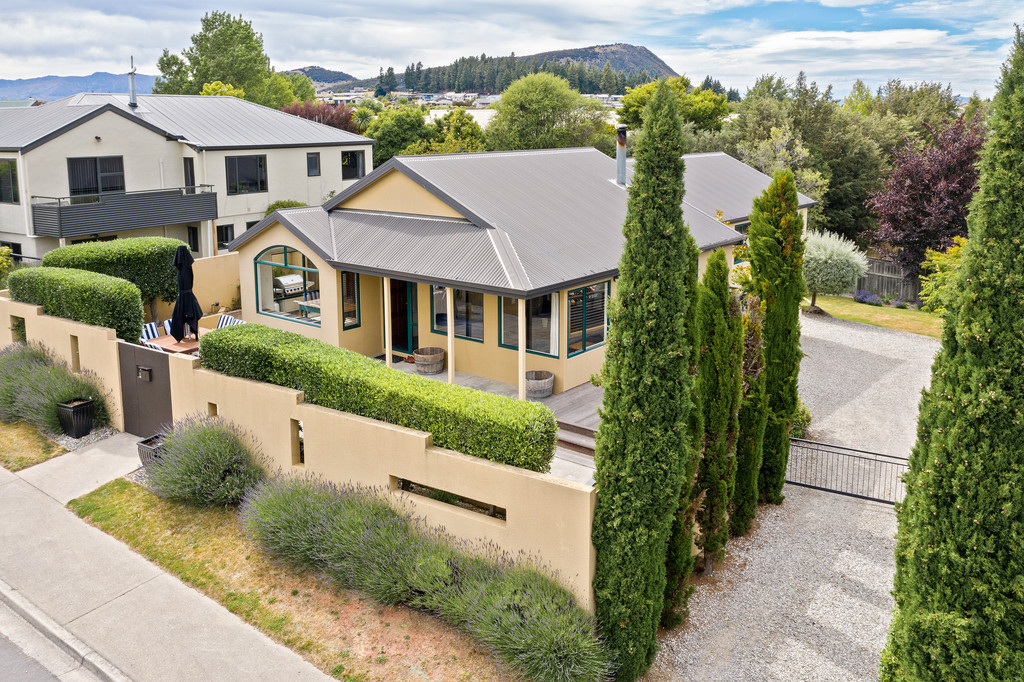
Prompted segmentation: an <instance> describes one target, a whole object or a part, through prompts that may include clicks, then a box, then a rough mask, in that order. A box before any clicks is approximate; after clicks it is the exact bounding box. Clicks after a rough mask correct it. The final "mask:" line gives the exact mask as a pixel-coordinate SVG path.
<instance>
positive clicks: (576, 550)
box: [170, 355, 597, 613]
mask: <svg viewBox="0 0 1024 682" xmlns="http://www.w3.org/2000/svg"><path fill="white" fill-rule="evenodd" d="M170 360H171V361H170V379H171V396H172V414H173V416H174V419H175V420H177V419H181V418H182V417H185V416H186V415H189V414H217V415H218V416H220V417H223V418H224V419H227V420H229V421H232V422H234V423H235V424H236V425H238V426H239V427H241V428H242V429H243V430H245V431H246V432H247V433H248V434H249V435H250V436H251V437H254V438H255V439H256V440H258V441H259V443H260V444H261V447H262V450H263V454H264V455H265V456H266V457H267V458H268V460H269V462H270V467H271V469H272V470H279V471H281V472H298V473H307V474H312V475H317V476H322V477H323V478H324V479H326V480H329V481H333V482H335V483H352V484H358V485H361V486H367V487H373V488H381V489H385V490H389V491H391V494H392V495H394V496H396V497H399V496H400V497H401V498H402V499H403V500H404V501H405V502H406V503H407V504H408V505H409V508H410V510H411V511H412V512H413V514H415V515H416V516H420V517H422V518H423V519H424V520H425V521H426V522H427V523H428V524H429V525H431V526H434V527H438V528H443V529H444V530H445V531H446V532H447V533H449V534H451V535H452V536H454V537H456V538H459V539H463V540H467V541H470V542H471V543H474V544H477V545H478V546H479V545H480V544H482V543H481V541H483V542H490V543H493V544H494V545H496V546H497V547H499V548H500V549H502V550H504V551H505V552H508V553H509V554H511V555H513V556H517V555H519V554H520V553H525V554H526V555H528V556H531V557H534V558H536V559H538V560H539V561H540V563H542V564H543V565H545V566H547V567H548V569H550V570H551V571H554V572H555V573H556V577H557V579H558V580H559V582H561V583H562V584H563V585H565V587H567V588H568V589H570V590H571V591H572V592H573V594H575V595H576V597H577V599H578V601H579V604H580V605H581V606H582V607H583V608H585V609H587V610H588V611H590V612H591V613H593V611H594V600H593V593H592V589H591V583H592V581H593V577H594V564H595V559H596V553H595V550H594V547H593V545H592V544H591V541H590V534H591V525H592V523H593V518H594V507H595V504H596V501H597V493H596V491H595V490H594V488H593V487H592V486H588V485H582V484H579V483H573V482H570V481H564V480H562V479H559V478H556V477H554V476H550V475H548V474H540V473H536V472H533V471H528V470H525V469H519V468H517V467H512V466H507V465H504V464H498V463H495V462H491V461H488V460H484V459H480V458H478V457H470V456H468V455H463V454H461V453H458V452H454V451H452V450H446V449H443V448H438V447H434V446H433V445H432V442H431V436H430V434H429V433H424V432H422V431H415V430H412V429H407V428H404V427H401V426H395V425H392V424H387V423H384V422H381V421H377V420H374V419H368V418H365V417H360V416H357V415H353V414H349V413H346V412H339V411H338V410H333V409H330V408H326V407H320V406H318V405H310V404H307V403H305V402H303V400H304V396H303V393H302V391H296V390H293V389H288V388H283V387H280V386H276V385H273V384H268V383H263V382H259V381H252V380H249V379H240V378H237V377H230V376H226V375H224V374H220V373H218V372H214V371H212V370H208V369H203V368H201V367H200V366H199V361H198V360H197V359H194V358H190V357H187V356H181V355H172V356H171V358H170ZM300 423H301V427H302V450H303V455H304V456H303V460H304V462H303V463H301V464H299V463H298V438H299V436H298V433H299V428H298V427H299V424H300ZM398 479H404V480H407V481H412V482H414V483H419V484H421V485H424V486H429V487H431V488H436V489H440V490H445V491H448V492H451V493H454V494H456V495H460V496H462V497H466V498H469V499H472V500H475V501H478V502H483V503H486V504H493V505H495V506H497V507H501V508H503V509H505V510H506V517H505V520H501V519H497V518H493V517H491V516H487V515H485V514H480V513H477V512H474V511H470V510H467V509H463V508H461V507H457V506H454V505H451V504H447V503H444V502H439V501H436V500H433V499H430V498H428V497H424V496H422V495H417V494H410V493H403V492H401V491H400V490H399V489H398Z"/></svg>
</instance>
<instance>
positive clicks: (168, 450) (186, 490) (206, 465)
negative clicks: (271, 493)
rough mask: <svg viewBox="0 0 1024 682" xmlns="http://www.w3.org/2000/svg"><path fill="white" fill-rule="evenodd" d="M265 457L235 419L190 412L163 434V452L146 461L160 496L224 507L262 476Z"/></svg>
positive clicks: (151, 481)
mask: <svg viewBox="0 0 1024 682" xmlns="http://www.w3.org/2000/svg"><path fill="white" fill-rule="evenodd" d="M261 461H262V456H261V455H260V454H259V453H258V452H257V453H253V452H251V451H250V449H249V446H248V445H247V444H246V438H245V435H244V434H243V433H241V432H240V431H239V430H238V428H237V427H236V426H235V425H234V424H232V423H230V422H226V421H224V420H223V419H220V418H218V417H201V416H189V417H185V418H184V419H182V420H179V421H177V422H175V423H174V424H173V425H172V426H171V428H170V430H168V432H167V433H166V434H164V437H163V440H162V441H161V443H160V450H159V456H158V457H155V458H154V459H152V460H150V461H149V462H148V463H147V464H146V475H147V477H148V480H149V487H150V489H151V490H152V491H153V492H154V493H156V494H157V495H159V496H160V497H166V498H168V499H171V500H175V501H176V502H187V503H188V504H193V505H196V506H197V507H225V506H228V505H233V504H238V503H239V502H241V501H242V497H243V496H244V495H245V493H246V491H247V490H248V489H249V488H252V487H253V486H254V485H256V484H257V483H259V482H260V481H261V480H263V470H262V469H261V468H260V466H259V463H260V462H261Z"/></svg>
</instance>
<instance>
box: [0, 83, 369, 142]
mask: <svg viewBox="0 0 1024 682" xmlns="http://www.w3.org/2000/svg"><path fill="white" fill-rule="evenodd" d="M106 111H114V112H116V113H118V114H119V115H121V116H124V117H125V118H127V119H128V120H130V121H133V122H135V123H138V124H139V125H142V126H144V127H146V128H149V129H150V130H153V131H155V132H158V133H160V134H162V135H166V136H167V137H168V138H169V139H180V140H181V141H183V142H185V143H186V144H189V145H190V146H192V147H193V148H195V149H197V150H217V149H270V148H275V147H311V146H339V145H355V144H360V145H363V144H372V140H370V139H369V138H366V137H363V136H361V135H356V134H354V133H350V132H347V131H344V130H338V129H337V128H332V127H330V126H325V125H322V124H320V123H316V122H314V121H309V120H307V119H304V118H300V117H298V116H292V115H290V114H286V113H284V112H281V111H277V110H276V109H271V108H269V107H264V106H260V105H259V104H254V103H252V102H246V101H245V100H241V99H238V98H237V97H214V96H204V95H139V96H138V106H137V107H135V108H132V107H129V106H128V95H108V94H94V93H84V94H79V95H73V96H71V97H66V98H64V99H61V100H57V101H55V102H49V103H48V104H44V105H42V106H39V107H31V108H28V109H10V110H0V150H2V151H23V152H24V151H29V150H30V149H33V148H35V147H37V146H39V145H40V144H43V143H45V142H46V141H48V140H50V139H53V138H54V137H57V136H59V135H61V134H63V133H64V132H65V131H67V130H69V129H70V128H73V127H74V126H76V125H81V124H82V123H84V122H85V121H87V120H89V119H91V118H93V117H95V116H98V115H100V114H101V113H104V112H106Z"/></svg>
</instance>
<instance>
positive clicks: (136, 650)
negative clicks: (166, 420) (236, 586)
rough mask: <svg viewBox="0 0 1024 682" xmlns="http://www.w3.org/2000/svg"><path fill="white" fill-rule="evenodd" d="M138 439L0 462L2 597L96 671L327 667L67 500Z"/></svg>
mask: <svg viewBox="0 0 1024 682" xmlns="http://www.w3.org/2000/svg"><path fill="white" fill-rule="evenodd" d="M137 440H138V439H137V438H136V437H135V436H131V435H129V434H119V435H117V436H114V437H112V438H108V439H107V440H104V441H101V442H99V443H96V444H94V445H90V446H87V447H84V448H82V449H81V450H76V451H73V452H69V453H68V454H66V455H62V456H60V457H58V458H55V459H53V460H50V461H48V462H45V463H43V464H39V465H36V466H34V467H30V468H29V469H25V470H23V471H20V472H18V473H16V474H14V473H11V472H9V471H7V470H5V469H2V468H0V601H3V602H5V603H6V604H7V605H8V606H10V607H11V608H12V609H13V610H14V611H16V612H18V613H19V615H21V616H22V617H23V618H25V619H26V620H28V621H29V622H31V623H32V624H33V625H34V626H35V627H36V628H38V629H39V630H40V631H41V632H43V634H45V635H46V636H47V637H49V638H50V639H51V640H53V641H54V642H55V643H57V644H58V645H59V646H61V647H62V648H63V649H64V650H65V651H66V652H68V654H69V655H70V656H72V657H74V658H76V659H77V660H80V661H81V662H82V665H83V667H85V668H87V669H89V670H90V671H91V672H93V673H94V674H95V675H96V676H97V677H99V678H100V679H106V680H118V681H120V680H126V679H129V680H137V681H138V682H149V681H151V680H152V681H154V682H156V681H159V680H168V681H171V680H173V681H175V682H176V681H178V680H207V681H209V682H214V681H218V680H268V681H269V680H274V681H277V680H329V679H331V678H329V677H327V676H326V675H324V674H323V673H321V672H320V671H319V670H317V669H316V668H315V667H313V666H312V665H310V664H309V663H307V662H306V661H305V660H303V659H302V658H301V657H300V656H299V655H298V654H296V653H294V652H292V651H291V650H289V649H287V648H285V647H284V646H281V645H280V644H277V643H276V642H273V641H272V640H270V639H269V638H268V637H266V636H265V635H264V634H262V633H261V632H259V631H258V630H256V629H255V628H253V627H251V626H250V625H248V624H246V623H244V622H242V621H241V620H239V619H238V618H237V617H236V616H234V615H233V614H231V613H230V612H229V611H227V610H226V609H225V608H223V607H222V606H220V605H219V604H217V603H215V602H214V601H212V600H210V599H208V598H207V597H205V596H203V595H201V594H199V593H198V592H196V591H195V590H193V589H192V588H190V587H188V586H186V585H184V584H183V583H182V582H181V581H179V580H178V579H177V578H175V577H173V576H170V575H168V574H167V573H164V572H163V571H162V570H161V569H160V568H158V567H156V566H154V565H153V564H151V563H149V562H148V561H147V560H145V559H143V558H142V557H141V556H139V555H138V554H136V553H135V552H134V551H132V550H131V549H129V548H128V547H127V546H125V545H123V544H121V543H120V542H118V541H117V540H115V539H114V538H112V537H110V536H108V535H106V534H105V533H103V532H101V531H99V530H97V529H95V528H93V527H92V526H90V525H88V524H87V523H85V522H84V521H82V520H81V519H79V518H78V517H77V516H76V515H75V514H73V513H72V512H71V511H69V510H68V509H67V508H66V507H65V506H64V505H65V504H66V503H67V501H68V500H70V499H73V498H75V497H77V496H79V495H82V494H84V493H87V492H89V491H91V490H94V489H95V488H97V487H99V486H100V485H102V484H103V483H105V482H107V481H110V480H113V479H115V478H118V477H119V476H122V475H124V474H126V473H128V472H130V471H132V470H134V469H136V468H137V467H138V466H139V460H138V453H137V450H136V447H135V443H136V441H137Z"/></svg>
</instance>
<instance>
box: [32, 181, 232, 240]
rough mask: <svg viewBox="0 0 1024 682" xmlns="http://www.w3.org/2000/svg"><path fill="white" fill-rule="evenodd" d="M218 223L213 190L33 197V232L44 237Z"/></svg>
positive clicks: (205, 187) (193, 188)
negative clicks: (208, 222)
mask: <svg viewBox="0 0 1024 682" xmlns="http://www.w3.org/2000/svg"><path fill="white" fill-rule="evenodd" d="M216 218H217V193H216V192H214V191H213V186H212V185H194V186H190V187H173V188H168V189H154V190H142V191H136V192H117V193H110V194H82V195H78V196H73V197H44V196H33V197H32V227H33V229H34V230H35V234H36V235H37V236H42V237H85V236H89V235H94V234H104V233H108V232H123V231H125V230H138V229H142V228H146V227H160V226H163V225H176V224H178V223H196V222H201V221H203V220H215V219H216Z"/></svg>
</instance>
